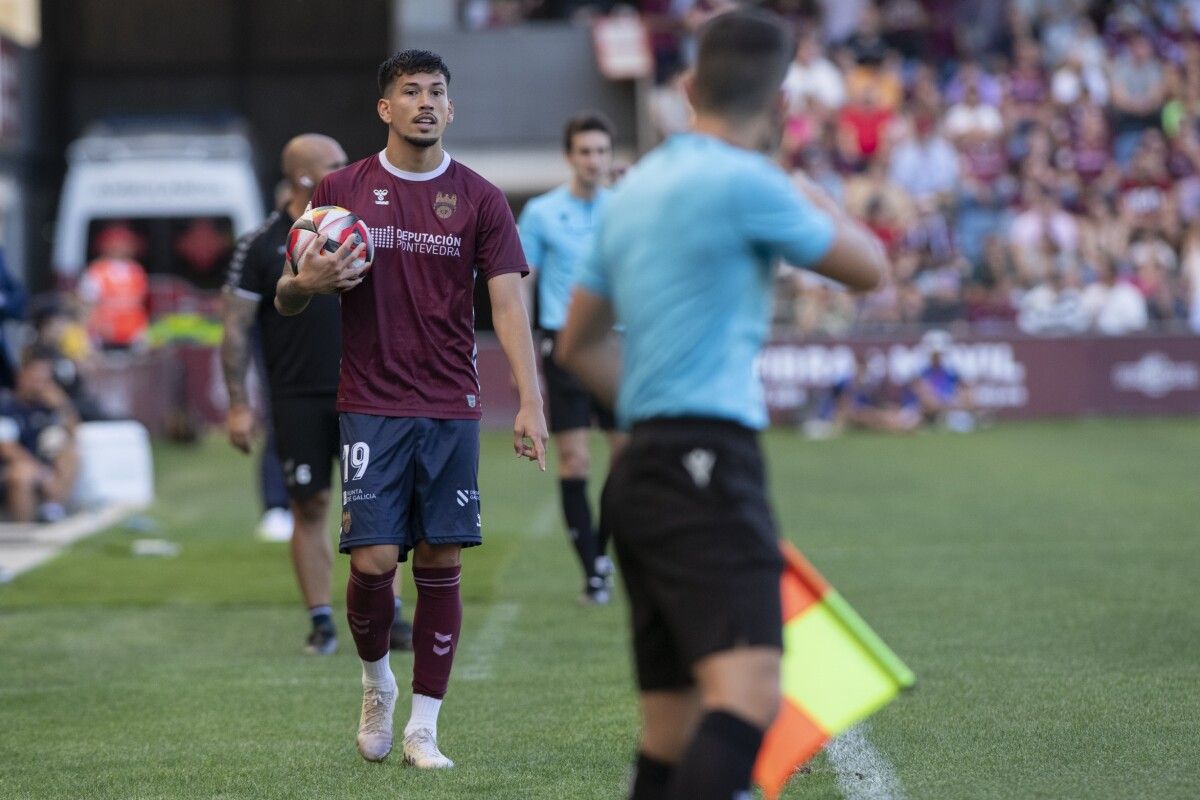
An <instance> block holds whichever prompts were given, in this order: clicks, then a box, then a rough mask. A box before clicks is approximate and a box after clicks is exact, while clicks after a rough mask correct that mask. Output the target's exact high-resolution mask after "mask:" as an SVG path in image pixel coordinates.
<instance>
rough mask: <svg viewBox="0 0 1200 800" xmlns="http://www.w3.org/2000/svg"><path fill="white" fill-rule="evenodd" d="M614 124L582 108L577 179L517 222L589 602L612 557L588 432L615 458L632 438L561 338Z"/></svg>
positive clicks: (602, 198)
mask: <svg viewBox="0 0 1200 800" xmlns="http://www.w3.org/2000/svg"><path fill="white" fill-rule="evenodd" d="M613 135H614V132H613V126H612V123H610V122H609V121H608V120H607V119H606V118H605V117H604V116H603V115H602V114H599V113H596V112H591V111H588V112H583V113H580V114H578V115H576V116H574V117H572V118H571V119H570V120H568V121H567V125H566V128H565V130H564V131H563V153H564V154H565V156H566V159H567V163H568V164H569V165H570V167H571V179H570V181H568V182H567V183H565V184H563V185H562V186H559V187H558V188H556V189H552V190H550V191H549V192H547V193H546V194H543V195H540V196H538V197H535V198H533V199H532V200H530V201H529V202H528V203H527V204H526V205H525V208H524V209H523V210H522V211H521V217H520V219H519V220H518V227H519V228H520V232H521V246H522V247H523V248H524V250H525V259H526V260H527V261H528V262H529V267H530V269H531V270H533V271H534V272H535V273H536V275H537V314H536V316H535V315H534V314H533V313H532V312H531V313H530V318H532V319H535V325H536V326H537V327H538V328H540V329H541V331H542V333H543V339H542V372H543V374H544V375H545V378H546V390H547V394H548V395H549V397H548V401H549V407H550V408H549V411H550V433H551V435H552V436H553V438H554V446H555V449H556V450H557V451H558V485H559V491H560V494H561V497H562V510H563V518H564V520H565V521H566V524H567V534H568V535H569V536H570V537H571V543H572V544H573V545H574V546H575V552H576V554H577V555H578V556H579V564H580V567H581V568H582V569H583V580H584V586H583V594H582V596H581V598H580V599H581V600H582V601H583V602H584V603H590V604H604V603H607V602H608V600H609V591H610V588H611V580H612V571H613V569H612V561H610V560H609V558H608V555H607V554H606V551H607V549H608V541H607V537H606V535H605V532H606V531H605V530H598V529H597V528H596V527H595V526H594V525H593V521H592V509H591V505H590V504H589V502H588V495H587V479H588V471H589V468H590V457H589V454H588V429H589V428H591V427H592V425H593V424H595V425H596V426H598V427H599V428H600V429H601V430H603V431H605V432H606V433H607V434H608V443H609V455H610V458H614V459H615V458H616V456H617V453H619V452H620V450H621V447H622V446H623V445H624V443H625V438H626V437H625V436H624V435H623V434H621V433H619V432H618V431H617V430H616V423H615V422H614V420H613V414H612V410H611V408H606V407H605V406H603V405H601V404H600V403H597V402H596V399H595V398H594V397H593V396H592V395H591V394H590V393H589V392H588V390H587V389H585V388H584V387H583V386H582V385H581V384H580V383H579V381H578V380H577V379H576V378H575V377H574V376H573V375H571V374H570V373H568V372H566V371H565V370H564V369H563V368H562V367H560V366H558V364H556V363H555V362H554V357H553V355H554V343H555V338H556V337H557V335H558V331H559V329H560V328H562V324H563V321H564V320H565V319H566V318H567V304H568V303H569V302H570V299H571V289H572V288H573V287H574V286H575V281H576V278H577V277H578V274H579V268H580V266H581V265H582V263H583V259H584V257H585V256H586V255H587V253H588V252H590V250H591V247H592V234H593V232H594V230H595V227H596V220H597V219H598V218H599V215H600V212H601V211H602V210H603V208H604V204H605V202H606V201H607V200H608V195H609V190H608V181H609V177H610V175H611V173H612V164H613Z"/></svg>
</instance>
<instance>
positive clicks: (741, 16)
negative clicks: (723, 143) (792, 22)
mask: <svg viewBox="0 0 1200 800" xmlns="http://www.w3.org/2000/svg"><path fill="white" fill-rule="evenodd" d="M795 55H796V36H795V33H793V31H792V30H791V28H790V27H789V26H788V25H787V24H786V23H785V22H784V21H783V19H782V18H781V17H779V16H778V15H776V14H774V13H772V12H770V11H766V10H763V9H758V8H747V9H739V10H737V11H730V12H727V13H725V14H720V15H718V16H716V17H714V18H712V19H711V20H709V21H708V22H707V23H705V24H704V26H703V27H701V29H700V34H699V52H698V55H697V57H696V77H695V83H694V86H693V98H692V99H693V101H694V102H695V104H696V107H697V110H699V111H706V112H709V113H711V114H716V115H718V116H729V115H732V114H757V113H760V112H762V111H763V110H765V109H766V108H767V107H768V106H769V105H770V102H771V99H772V98H773V97H774V96H775V94H776V92H778V91H779V87H780V86H782V85H783V78H784V76H785V75H787V70H788V65H789V64H790V63H791V61H792V58H794V57H795Z"/></svg>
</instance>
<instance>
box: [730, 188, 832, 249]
mask: <svg viewBox="0 0 1200 800" xmlns="http://www.w3.org/2000/svg"><path fill="white" fill-rule="evenodd" d="M739 186H740V189H741V191H740V192H739V197H738V204H737V211H736V213H737V214H738V215H739V218H740V222H741V229H742V234H743V235H744V236H746V237H747V238H748V239H749V240H750V241H752V242H754V243H755V244H756V245H759V246H760V247H763V248H766V249H767V250H768V251H769V252H770V253H771V254H772V255H773V256H777V257H779V258H782V259H783V260H784V261H786V262H787V263H789V264H791V265H793V266H796V267H810V266H812V265H813V264H815V263H817V262H818V261H820V260H821V259H822V258H824V256H825V254H826V253H827V252H829V248H830V247H831V246H832V245H833V237H834V235H835V234H836V233H837V229H836V226H835V225H834V222H833V219H832V218H831V217H830V216H829V215H828V214H826V213H825V212H824V211H822V210H821V209H819V208H817V207H816V206H814V205H813V204H812V203H811V202H809V201H808V199H807V198H806V197H804V196H803V195H802V194H800V192H799V190H797V189H796V187H795V186H793V185H792V182H791V181H790V180H788V178H787V176H786V175H784V174H783V173H782V172H780V171H778V170H775V169H768V168H764V169H763V170H762V171H761V172H759V173H756V174H754V175H753V177H752V178H751V179H749V180H745V181H741V182H739Z"/></svg>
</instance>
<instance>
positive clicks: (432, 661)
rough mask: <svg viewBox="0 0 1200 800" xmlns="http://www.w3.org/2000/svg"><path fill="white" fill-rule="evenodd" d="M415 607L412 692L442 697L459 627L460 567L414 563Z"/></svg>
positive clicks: (460, 600)
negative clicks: (428, 565) (423, 565)
mask: <svg viewBox="0 0 1200 800" xmlns="http://www.w3.org/2000/svg"><path fill="white" fill-rule="evenodd" d="M412 572H413V583H415V584H416V585H417V610H416V611H415V612H413V684H412V687H413V694H423V695H425V696H426V697H435V698H437V699H438V700H441V699H442V698H443V697H445V696H446V687H447V686H448V685H449V684H450V666H451V665H452V664H453V663H454V651H455V650H457V649H458V632H459V630H461V629H462V597H461V596H460V595H459V593H458V585H459V582H460V579H461V576H462V567H461V566H459V567H416V566H414V567H413V571H412Z"/></svg>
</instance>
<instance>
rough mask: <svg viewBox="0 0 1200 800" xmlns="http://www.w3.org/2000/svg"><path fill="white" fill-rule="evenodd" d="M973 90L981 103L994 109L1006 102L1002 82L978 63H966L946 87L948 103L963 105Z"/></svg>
mask: <svg viewBox="0 0 1200 800" xmlns="http://www.w3.org/2000/svg"><path fill="white" fill-rule="evenodd" d="M971 90H974V91H975V93H976V96H977V97H978V98H979V102H980V103H982V104H984V105H988V106H991V107H992V108H999V107H1000V103H1001V102H1003V100H1004V87H1003V86H1001V84H1000V81H999V80H997V79H996V77H995V76H994V75H991V74H990V73H988V72H987V71H985V70H984V69H983V67H981V66H979V63H978V62H976V61H966V62H964V63H963V65H962V66H961V67H959V69H958V72H957V73H955V75H954V77H953V78H951V79H950V83H949V84H947V85H946V102H947V103H950V104H951V105H957V104H959V103H963V102H965V101H966V99H967V93H968V92H970V91H971Z"/></svg>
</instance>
